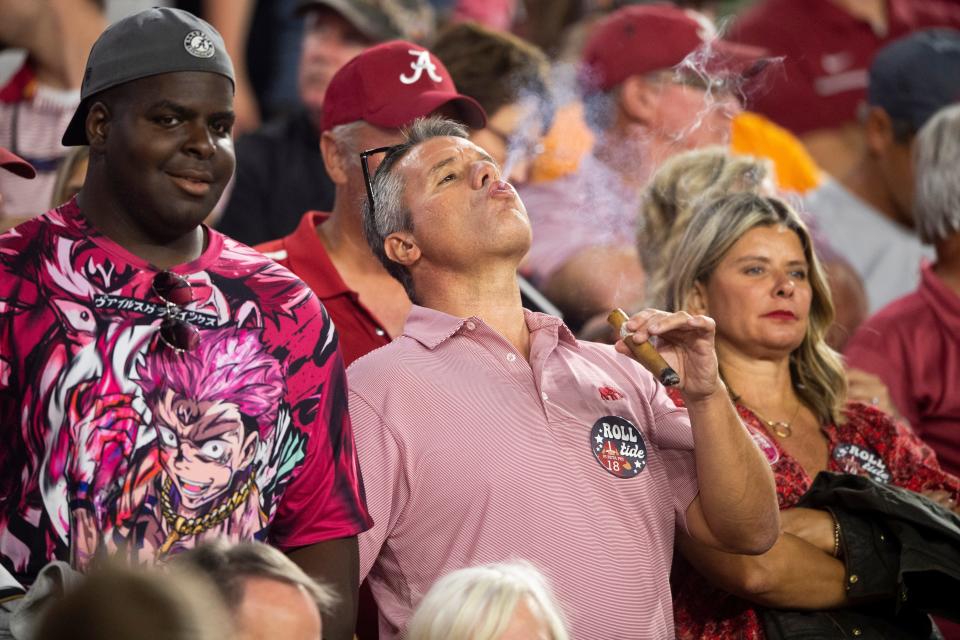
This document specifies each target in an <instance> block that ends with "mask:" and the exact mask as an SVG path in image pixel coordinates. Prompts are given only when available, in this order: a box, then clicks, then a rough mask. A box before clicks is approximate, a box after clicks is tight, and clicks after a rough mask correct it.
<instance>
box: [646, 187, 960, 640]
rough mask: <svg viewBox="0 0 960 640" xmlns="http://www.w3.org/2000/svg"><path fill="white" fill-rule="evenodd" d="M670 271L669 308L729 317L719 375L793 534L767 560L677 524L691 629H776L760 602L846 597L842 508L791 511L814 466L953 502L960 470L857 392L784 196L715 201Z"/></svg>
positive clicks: (811, 255) (728, 634)
mask: <svg viewBox="0 0 960 640" xmlns="http://www.w3.org/2000/svg"><path fill="white" fill-rule="evenodd" d="M667 273H668V274H669V280H668V282H667V283H666V287H665V291H666V297H665V301H666V309H667V310H668V311H678V310H685V311H688V312H690V313H692V314H704V315H708V316H710V317H712V318H713V319H714V320H715V321H716V324H717V327H716V332H717V333H716V335H717V337H716V350H717V356H718V361H719V366H720V372H721V375H722V376H723V379H724V382H725V383H726V385H727V388H728V390H729V392H730V394H731V396H732V397H733V399H734V401H735V403H736V405H737V410H738V412H739V414H740V416H741V418H742V419H743V421H744V423H745V424H746V426H747V428H748V429H749V430H750V432H751V434H752V435H753V438H754V440H755V442H756V443H757V445H758V446H759V447H760V448H761V450H763V451H764V453H766V455H767V459H768V461H769V462H770V465H771V468H772V470H773V472H774V475H775V478H776V481H777V493H778V499H779V502H780V508H781V510H782V514H781V519H782V522H783V527H784V532H785V533H784V534H783V535H782V536H781V537H780V539H779V540H778V541H777V543H776V544H775V545H774V547H773V548H772V549H771V550H770V551H768V552H767V553H765V554H762V555H759V556H743V555H736V554H727V553H722V552H718V551H713V550H710V549H707V548H706V547H704V546H703V545H700V544H698V543H696V542H694V541H693V540H691V539H690V538H689V537H686V536H684V535H682V534H678V549H679V550H680V551H681V553H682V554H683V556H684V557H685V558H686V560H687V562H684V561H683V560H682V559H678V561H677V563H676V564H675V567H674V573H673V576H672V581H673V586H674V590H675V621H676V628H677V635H678V637H679V638H721V639H722V638H763V637H765V636H764V632H763V628H762V625H761V621H760V617H759V615H758V612H757V610H756V608H755V607H757V606H768V607H774V608H789V609H814V610H815V609H832V608H837V607H843V606H845V605H846V604H848V601H847V590H846V588H845V587H846V580H845V574H844V571H845V566H844V564H843V562H842V561H841V560H840V559H839V558H838V557H836V556H837V553H838V552H839V551H840V548H839V545H838V542H839V541H840V538H838V537H836V536H835V533H840V532H836V525H835V522H834V521H833V518H832V516H831V515H830V514H829V513H828V512H826V511H816V510H811V509H800V508H792V507H794V506H795V504H796V503H797V500H798V499H799V498H800V496H801V495H803V493H805V492H806V490H807V489H808V487H809V486H810V484H811V482H812V479H813V478H814V476H816V474H817V473H818V472H819V471H822V470H829V471H834V472H841V473H854V474H859V475H867V476H871V477H873V478H875V479H876V480H879V481H882V482H890V483H892V484H894V485H897V486H900V487H904V488H907V489H911V490H913V491H917V492H923V493H927V494H929V495H931V496H932V497H938V498H941V499H944V498H945V501H950V500H953V501H955V500H956V499H957V497H958V495H960V480H958V479H957V478H955V477H953V476H950V475H948V474H946V473H944V472H943V471H942V470H941V469H940V467H939V465H938V464H937V461H936V458H935V457H934V456H933V454H932V452H931V451H930V449H929V448H927V447H926V446H925V445H924V444H922V443H921V442H920V440H919V439H918V438H917V437H916V436H915V435H914V434H913V432H912V431H910V430H909V429H908V428H906V427H902V426H900V425H898V424H897V423H896V422H894V421H893V420H892V419H891V418H890V417H889V416H888V415H886V414H884V413H883V412H881V411H879V410H877V409H876V408H875V407H872V406H869V405H864V404H861V403H858V402H849V401H848V400H847V394H846V386H847V385H846V379H845V375H844V371H843V368H842V366H841V362H840V358H839V356H838V355H837V353H836V352H834V351H833V349H831V348H830V347H829V346H828V345H827V343H826V342H825V340H824V335H825V333H826V331H827V328H828V327H829V326H830V323H831V320H832V318H833V303H832V301H831V297H830V291H829V289H828V287H827V284H826V281H825V278H824V274H823V269H822V267H821V265H820V261H819V260H818V259H817V256H816V254H815V252H814V250H813V247H812V243H811V240H810V234H809V233H808V231H807V228H806V227H805V226H804V224H803V222H802V221H801V220H800V218H799V217H798V216H797V214H796V213H795V212H794V211H793V210H792V209H790V207H789V206H787V205H786V204H784V203H783V202H782V201H780V200H777V199H775V198H767V197H762V196H757V195H754V194H748V193H744V194H737V195H732V196H727V197H724V198H720V199H718V200H715V201H713V202H711V203H708V204H706V205H705V206H704V207H702V208H700V209H699V210H698V211H697V212H696V213H695V214H694V215H693V216H692V218H691V220H690V222H689V225H688V228H687V231H686V232H685V233H684V234H683V237H682V238H681V240H680V241H679V243H678V244H677V247H676V250H675V251H674V253H673V255H672V256H671V259H670V262H669V267H668V270H667ZM641 337H642V336H641ZM675 400H677V401H678V402H679V397H678V396H677V397H675ZM953 504H954V505H955V504H956V503H955V502H953ZM841 535H842V534H841ZM714 585H718V586H719V587H720V588H719V589H718V587H717V586H714ZM721 589H724V590H726V591H729V592H732V593H733V594H734V595H735V596H739V597H732V596H730V595H729V594H724V593H723V591H722V590H721Z"/></svg>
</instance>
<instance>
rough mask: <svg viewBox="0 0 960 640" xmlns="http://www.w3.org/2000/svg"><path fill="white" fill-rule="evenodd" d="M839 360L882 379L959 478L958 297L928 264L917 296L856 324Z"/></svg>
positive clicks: (944, 465) (959, 356)
mask: <svg viewBox="0 0 960 640" xmlns="http://www.w3.org/2000/svg"><path fill="white" fill-rule="evenodd" d="M844 355H845V356H846V358H847V362H848V363H849V364H850V365H851V366H853V367H856V368H858V369H863V370H864V371H869V372H870V373H873V374H875V375H877V376H879V377H880V379H881V380H883V382H884V383H885V384H886V385H887V389H889V390H890V397H891V399H892V400H893V403H894V404H895V405H896V407H897V409H899V410H900V413H901V414H902V415H903V417H904V418H906V419H907V420H908V421H909V422H910V424H911V425H913V428H914V429H916V431H917V433H918V434H919V435H920V437H921V438H923V440H924V441H926V443H927V444H929V445H930V446H931V447H933V449H934V451H936V452H937V457H938V458H939V459H940V464H941V465H943V468H944V469H946V470H947V471H949V472H950V473H953V474H960V393H958V391H957V390H958V389H960V296H958V295H957V294H956V293H954V291H953V290H952V289H951V288H950V287H949V286H948V285H947V284H946V283H944V282H943V280H941V279H940V278H939V277H938V276H937V274H936V273H935V272H934V271H933V269H932V267H931V266H930V265H925V266H924V267H923V275H922V280H921V281H920V287H919V289H917V291H915V292H914V293H911V294H910V295H908V296H904V297H903V298H900V299H899V300H897V301H896V302H892V303H891V304H890V305H889V306H887V307H884V308H883V309H881V310H880V311H879V312H878V313H877V314H876V315H875V316H873V317H871V318H869V319H868V320H867V321H866V322H864V323H863V324H862V325H860V328H859V329H857V332H856V333H855V334H854V336H853V337H852V338H851V339H850V342H848V343H847V346H846V349H845V350H844Z"/></svg>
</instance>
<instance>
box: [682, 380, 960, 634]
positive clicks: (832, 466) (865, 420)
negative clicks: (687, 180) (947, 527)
mask: <svg viewBox="0 0 960 640" xmlns="http://www.w3.org/2000/svg"><path fill="white" fill-rule="evenodd" d="M671 395H672V396H673V398H674V400H675V401H676V402H677V403H678V404H681V400H680V399H679V394H676V393H672V394H671ZM737 411H738V412H739V414H740V417H741V419H742V420H743V422H744V424H745V425H746V426H747V428H748V429H749V430H750V433H751V435H752V436H753V438H754V441H755V442H756V443H757V445H758V446H759V447H760V449H761V450H762V451H763V452H764V453H765V454H766V456H767V460H769V461H770V466H771V467H772V469H773V473H774V476H775V478H776V483H777V498H778V500H779V502H780V509H781V510H783V509H789V508H790V507H793V506H795V505H796V504H797V501H798V500H799V499H800V497H801V496H802V495H803V494H804V493H806V491H807V489H808V488H809V487H810V485H811V483H812V482H813V478H811V477H810V476H809V475H808V474H807V472H806V471H804V469H803V467H801V466H800V463H799V462H797V460H795V459H794V458H792V457H791V456H790V454H789V453H787V452H786V451H785V450H784V449H782V448H781V447H780V445H779V443H778V442H777V439H776V438H774V437H773V435H772V434H770V433H769V432H768V431H767V429H766V428H765V426H764V424H763V422H761V420H760V419H759V418H758V417H757V415H756V414H754V413H753V412H752V411H750V409H748V408H747V407H745V406H743V405H741V404H738V405H737ZM843 414H844V418H845V421H844V422H843V424H841V425H835V424H828V425H825V426H824V427H823V429H822V430H823V434H824V435H825V436H826V438H827V443H828V444H827V447H828V451H829V462H828V464H827V470H828V471H833V472H836V473H854V474H857V475H866V476H869V477H871V478H873V479H874V480H877V481H878V482H890V483H892V484H894V485H896V486H898V487H903V488H905V489H910V490H912V491H918V492H919V491H945V492H947V494H948V495H950V496H951V497H953V499H954V500H957V499H958V497H960V479H958V478H956V477H955V476H952V475H950V474H948V473H946V472H945V471H943V470H941V469H940V465H939V464H938V462H937V459H936V456H935V455H934V453H933V450H932V449H930V447H928V446H927V445H926V444H924V443H923V442H922V441H921V440H920V439H919V438H918V437H917V435H916V434H915V433H914V432H913V431H912V430H911V429H910V428H909V427H907V426H905V425H902V424H899V423H898V422H896V421H895V420H893V419H892V418H891V417H890V416H888V415H887V414H885V413H883V412H882V411H879V410H877V409H876V408H874V407H871V406H868V405H864V404H860V403H856V402H851V403H849V404H847V406H846V408H845V410H844V412H843ZM671 583H672V588H673V594H674V620H675V624H676V632H677V638H678V639H679V640H689V639H691V638H711V639H721V640H722V639H734V638H736V639H760V638H764V637H765V636H764V632H763V624H762V622H761V620H760V616H759V615H758V612H757V611H756V609H754V607H753V605H752V604H751V603H749V602H747V601H746V600H742V599H740V598H738V597H736V596H734V595H732V594H730V593H727V592H726V591H723V590H722V589H719V588H717V587H714V586H713V585H712V584H711V583H710V582H708V581H707V580H706V579H705V578H704V577H702V576H701V575H700V574H699V573H698V572H697V571H696V570H695V569H694V568H693V567H691V566H690V564H689V563H687V561H686V560H685V559H684V558H683V557H682V556H680V555H679V554H678V555H677V556H676V558H675V559H674V564H673V573H672V576H671Z"/></svg>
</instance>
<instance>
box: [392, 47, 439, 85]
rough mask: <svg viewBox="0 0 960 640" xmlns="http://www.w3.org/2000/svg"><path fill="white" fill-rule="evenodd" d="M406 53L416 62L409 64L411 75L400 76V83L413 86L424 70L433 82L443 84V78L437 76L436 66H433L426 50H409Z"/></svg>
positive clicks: (403, 74)
mask: <svg viewBox="0 0 960 640" xmlns="http://www.w3.org/2000/svg"><path fill="white" fill-rule="evenodd" d="M407 53H409V54H410V55H412V56H414V57H416V59H417V60H416V62H411V63H410V68H411V69H413V75H411V76H407V74H405V73H401V74H400V82H402V83H403V84H413V83H414V82H416V81H417V80H419V79H420V76H422V75H423V72H424V70H426V72H427V75H428V76H429V77H430V79H431V80H433V81H434V82H443V78H441V77H440V76H439V75H437V65H435V64H433V60H431V59H430V52H429V51H427V50H426V49H423V50H422V51H421V50H419V49H409V50H407Z"/></svg>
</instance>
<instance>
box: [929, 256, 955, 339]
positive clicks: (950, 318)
mask: <svg viewBox="0 0 960 640" xmlns="http://www.w3.org/2000/svg"><path fill="white" fill-rule="evenodd" d="M920 294H921V295H922V296H923V297H924V298H925V299H926V301H927V303H928V304H929V305H930V306H931V308H933V310H934V313H936V314H937V317H938V318H939V319H940V322H942V323H943V325H944V326H947V327H952V328H953V329H954V330H955V331H958V332H960V296H958V295H957V294H956V293H954V291H953V289H951V288H950V287H948V286H947V284H946V283H945V282H944V281H943V280H941V279H940V278H939V276H937V274H936V273H935V272H934V271H933V265H932V264H930V263H925V264H924V265H923V268H922V269H921V275H920Z"/></svg>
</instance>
